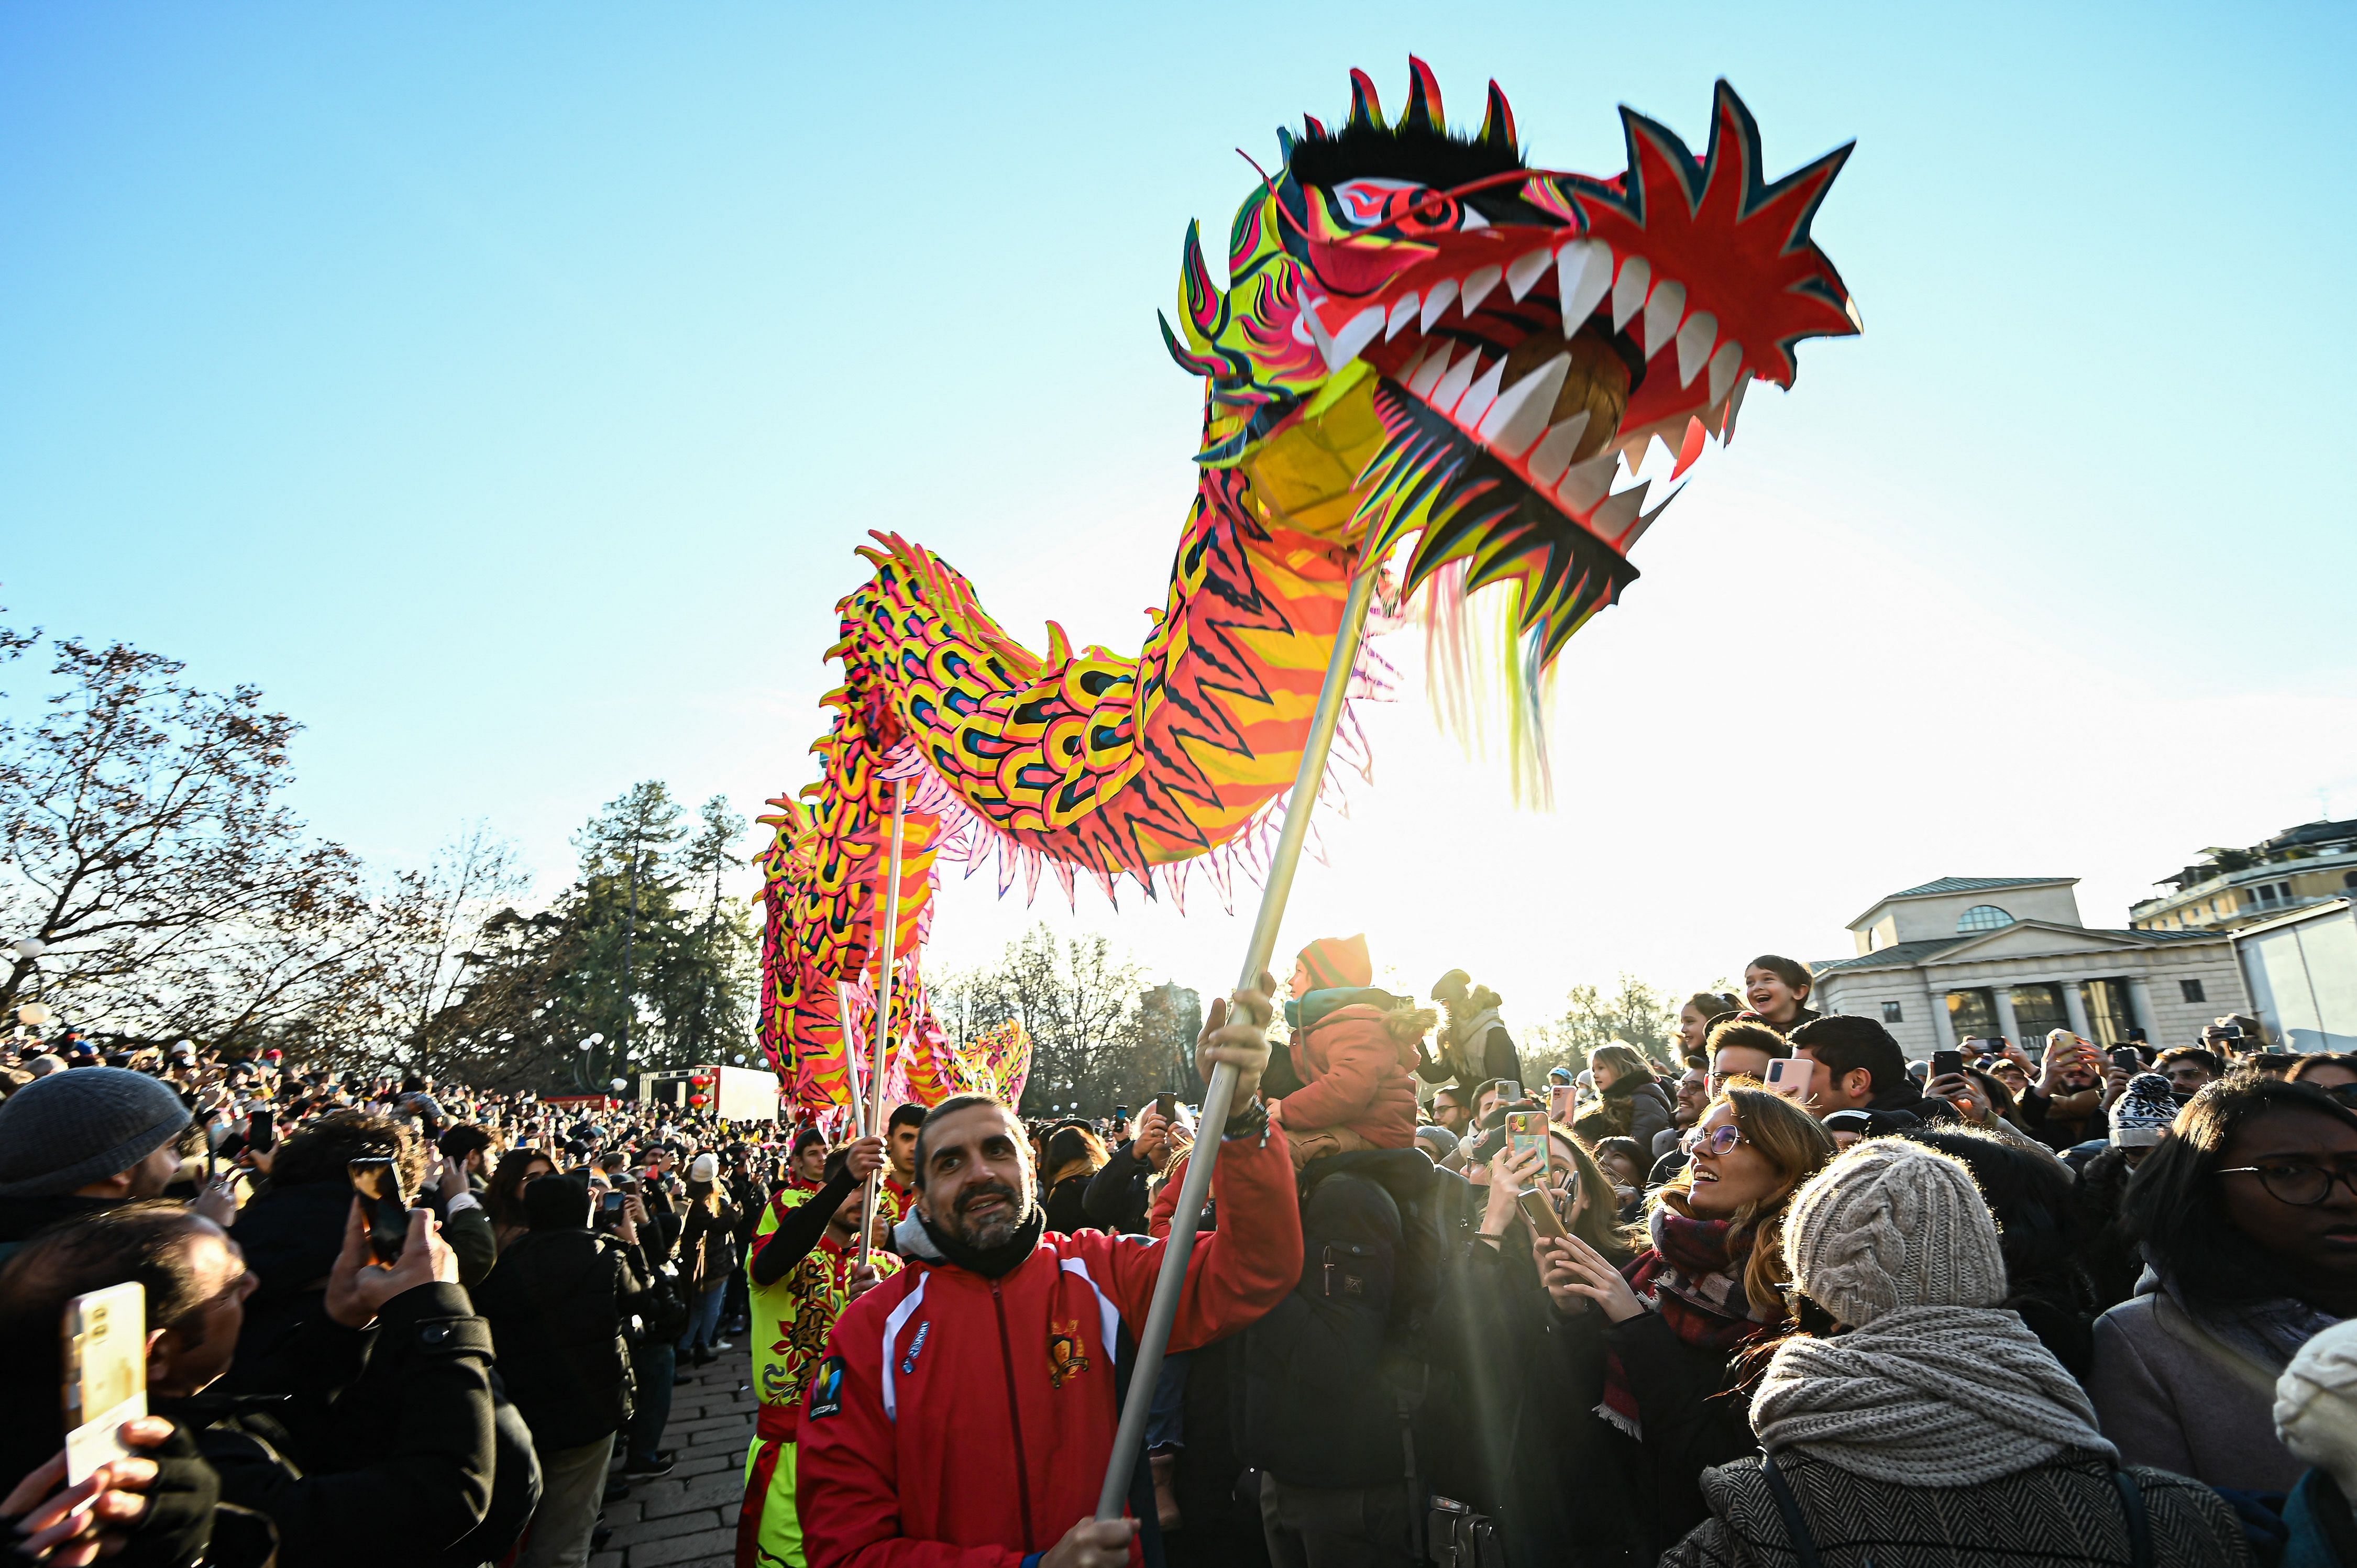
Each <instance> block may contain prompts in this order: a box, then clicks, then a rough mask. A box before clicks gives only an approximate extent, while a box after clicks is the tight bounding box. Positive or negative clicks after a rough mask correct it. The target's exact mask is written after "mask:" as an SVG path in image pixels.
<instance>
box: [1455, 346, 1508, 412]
mask: <svg viewBox="0 0 2357 1568" xmlns="http://www.w3.org/2000/svg"><path fill="white" fill-rule="evenodd" d="M1474 357H1475V358H1476V359H1479V358H1480V356H1479V355H1478V354H1477V355H1476V356H1474ZM1505 374H1506V359H1505V356H1504V355H1502V354H1501V355H1500V356H1499V357H1498V362H1497V363H1496V364H1494V365H1491V367H1490V368H1489V369H1488V370H1487V371H1483V372H1482V373H1481V375H1480V377H1479V378H1478V379H1476V380H1475V381H1474V382H1473V384H1472V385H1471V386H1469V387H1467V388H1466V389H1465V396H1464V397H1463V399H1461V400H1460V401H1459V402H1458V404H1457V407H1456V409H1455V411H1454V413H1452V414H1451V417H1452V418H1454V419H1455V420H1456V421H1457V423H1458V424H1459V425H1461V426H1463V427H1464V428H1465V429H1467V430H1473V429H1476V428H1478V427H1479V426H1480V423H1481V416H1482V415H1483V414H1485V413H1489V412H1490V405H1491V403H1496V402H1497V401H1498V383H1499V382H1500V381H1502V380H1504V379H1505Z"/></svg>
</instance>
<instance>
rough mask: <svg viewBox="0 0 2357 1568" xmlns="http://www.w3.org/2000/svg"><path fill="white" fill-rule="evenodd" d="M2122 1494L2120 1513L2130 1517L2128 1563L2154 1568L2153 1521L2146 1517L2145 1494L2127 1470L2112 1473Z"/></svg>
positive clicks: (2136, 1566)
mask: <svg viewBox="0 0 2357 1568" xmlns="http://www.w3.org/2000/svg"><path fill="white" fill-rule="evenodd" d="M2112 1485H2113V1486H2115V1487H2118V1488H2119V1492H2120V1511H2121V1512H2123V1513H2125V1514H2126V1515H2127V1516H2128V1562H2129V1563H2130V1564H2132V1568H2152V1520H2150V1519H2148V1518H2147V1517H2146V1514H2145V1510H2144V1493H2143V1491H2142V1490H2141V1489H2139V1488H2138V1487H2137V1486H2136V1477H2134V1476H2132V1475H2130V1474H2129V1473H2128V1472H2127V1471H2126V1470H2115V1471H2113V1472H2112Z"/></svg>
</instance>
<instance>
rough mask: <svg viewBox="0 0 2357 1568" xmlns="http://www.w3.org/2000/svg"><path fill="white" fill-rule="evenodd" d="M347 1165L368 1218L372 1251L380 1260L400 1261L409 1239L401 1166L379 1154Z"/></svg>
mask: <svg viewBox="0 0 2357 1568" xmlns="http://www.w3.org/2000/svg"><path fill="white" fill-rule="evenodd" d="M345 1168H346V1169H347V1170H349V1171H350V1173H351V1178H352V1190H353V1191H354V1192H356V1193H358V1194H360V1196H361V1212H362V1213H363V1214H365V1215H366V1216H367V1218H368V1237H369V1251H371V1252H372V1253H374V1254H375V1255H376V1261H377V1262H380V1263H384V1264H388V1265H390V1264H393V1263H397V1262H400V1261H401V1249H402V1246H403V1244H404V1242H406V1241H407V1240H409V1195H408V1194H407V1193H405V1192H404V1191H402V1190H401V1170H400V1167H399V1166H397V1165H394V1164H393V1161H392V1160H390V1159H387V1158H385V1157H383V1156H382V1155H379V1156H376V1157H374V1158H371V1159H362V1160H353V1161H351V1162H350V1164H349V1165H347V1166H346V1167H345Z"/></svg>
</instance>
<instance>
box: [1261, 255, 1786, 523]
mask: <svg viewBox="0 0 2357 1568" xmlns="http://www.w3.org/2000/svg"><path fill="white" fill-rule="evenodd" d="M1550 266H1552V267H1553V268H1555V276H1556V289H1557V297H1558V302H1559V310H1560V328H1559V329H1560V331H1561V333H1562V335H1563V336H1564V337H1565V338H1570V337H1572V336H1573V335H1574V334H1576V333H1577V332H1578V331H1579V330H1580V329H1581V328H1583V327H1585V326H1586V325H1587V321H1588V318H1589V317H1592V316H1593V315H1595V314H1596V313H1597V312H1598V310H1599V309H1602V310H1607V311H1609V315H1610V317H1611V320H1612V325H1613V329H1614V330H1616V331H1631V332H1632V335H1634V336H1636V337H1638V338H1640V339H1641V348H1642V350H1643V352H1644V355H1645V357H1646V358H1647V359H1648V360H1651V359H1652V358H1653V357H1655V356H1656V355H1658V354H1660V353H1661V351H1662V350H1663V349H1666V348H1668V347H1669V346H1670V345H1671V344H1672V343H1673V342H1674V343H1675V344H1676V345H1677V350H1678V355H1677V366H1678V384H1679V386H1681V387H1691V386H1693V385H1694V384H1695V378H1696V377H1698V376H1701V375H1702V374H1703V373H1704V372H1705V371H1708V372H1709V381H1708V382H1707V383H1706V389H1705V390H1706V394H1707V395H1706V400H1705V402H1704V403H1703V413H1702V418H1703V420H1704V422H1705V424H1706V426H1712V427H1715V428H1716V430H1717V435H1718V437H1719V440H1720V442H1721V444H1722V445H1724V444H1725V443H1727V442H1728V441H1731V440H1732V439H1733V438H1734V435H1735V420H1736V415H1737V413H1738V412H1739V411H1740V409H1741V407H1742V403H1743V392H1744V388H1745V385H1746V383H1748V382H1749V380H1750V378H1749V376H1747V375H1745V374H1744V373H1743V370H1744V367H1743V345H1742V344H1740V343H1738V342H1737V341H1735V340H1734V339H1733V338H1728V339H1727V341H1725V342H1721V341H1719V337H1718V319H1717V317H1716V316H1714V315H1713V314H1712V313H1711V312H1709V311H1706V310H1698V311H1695V312H1694V313H1693V314H1691V315H1688V314H1687V312H1686V308H1685V306H1686V289H1685V285H1684V284H1681V283H1678V282H1676V281H1674V280H1673V279H1668V278H1660V279H1656V278H1655V277H1654V276H1653V269H1652V263H1651V262H1650V261H1648V260H1647V259H1646V258H1645V257H1643V256H1630V257H1627V258H1625V259H1623V258H1617V257H1615V256H1614V255H1613V253H1612V247H1611V246H1610V245H1609V244H1607V243H1606V242H1603V241H1601V240H1596V239H1587V238H1576V239H1573V240H1570V241H1569V242H1566V243H1564V244H1563V245H1562V246H1561V247H1560V248H1558V249H1553V250H1540V251H1532V252H1525V253H1524V254H1523V255H1521V256H1519V257H1517V258H1515V260H1514V261H1513V262H1512V263H1511V264H1509V265H1504V266H1500V265H1495V264H1492V265H1486V266H1482V267H1479V268H1476V269H1475V270H1474V271H1473V272H1472V273H1471V274H1469V275H1468V276H1467V277H1465V278H1464V279H1462V280H1461V281H1460V280H1458V279H1456V278H1437V279H1434V280H1433V281H1432V282H1431V283H1430V284H1429V285H1426V287H1424V288H1422V289H1420V290H1410V291H1408V292H1407V293H1405V294H1403V295H1401V296H1400V297H1399V298H1397V299H1395V300H1394V301H1392V303H1391V304H1390V305H1388V306H1383V305H1372V306H1367V307H1366V308H1365V309H1363V310H1361V311H1360V312H1359V313H1358V314H1357V315H1355V316H1353V317H1351V319H1350V320H1349V322H1348V323H1346V324H1345V325H1344V326H1343V327H1342V328H1340V330H1338V331H1335V332H1332V333H1329V332H1328V331H1327V330H1326V329H1325V327H1324V324H1323V323H1322V322H1321V321H1319V320H1318V317H1317V315H1316V313H1315V312H1310V311H1305V312H1304V313H1303V316H1304V317H1305V319H1306V322H1307V327H1306V331H1307V334H1308V338H1310V339H1311V340H1312V341H1314V342H1315V343H1316V344H1317V346H1318V350H1319V352H1320V353H1321V354H1323V356H1324V357H1325V359H1326V361H1327V364H1328V366H1329V368H1330V369H1332V370H1334V371H1340V370H1341V369H1342V367H1344V366H1346V365H1348V364H1349V363H1350V362H1351V360H1355V359H1356V358H1357V357H1358V355H1359V353H1360V351H1361V350H1362V349H1365V348H1366V347H1367V346H1368V344H1370V343H1372V341H1374V340H1375V338H1377V337H1378V336H1379V335H1380V336H1381V338H1383V340H1384V341H1386V342H1388V341H1391V340H1393V339H1394V338H1398V337H1399V335H1400V334H1401V333H1402V332H1405V331H1406V330H1407V329H1408V328H1410V327H1411V326H1413V327H1414V328H1415V331H1416V335H1417V338H1418V339H1419V340H1418V341H1417V342H1415V344H1413V345H1411V346H1408V347H1407V348H1406V349H1404V350H1403V352H1405V355H1406V357H1405V360H1404V361H1403V362H1402V363H1401V364H1400V366H1399V368H1398V369H1397V370H1395V371H1391V372H1388V373H1389V375H1390V377H1391V379H1392V380H1393V381H1395V382H1396V383H1397V384H1399V385H1401V386H1404V387H1405V388H1406V389H1407V391H1408V392H1410V393H1412V394H1414V395H1415V397H1416V398H1417V399H1419V400H1420V401H1422V402H1423V403H1425V404H1426V406H1427V407H1429V408H1431V409H1432V410H1433V411H1434V412H1436V413H1439V414H1441V415H1443V416H1444V417H1446V418H1448V420H1449V421H1450V422H1451V423H1453V424H1456V425H1457V427H1458V429H1460V430H1462V431H1464V432H1465V433H1466V434H1467V435H1470V436H1472V437H1473V438H1474V439H1475V440H1477V441H1479V442H1480V444H1481V445H1482V446H1483V447H1484V448H1485V449H1487V450H1488V451H1490V452H1491V453H1493V454H1494V455H1496V456H1500V457H1502V458H1506V459H1509V460H1512V461H1515V462H1518V463H1520V464H1521V465H1522V467H1523V469H1524V471H1525V472H1526V473H1527V475H1528V477H1529V478H1530V482H1531V483H1532V484H1533V485H1534V486H1535V487H1536V488H1537V489H1539V490H1541V491H1542V492H1550V493H1552V495H1553V496H1554V498H1555V501H1556V503H1557V504H1558V505H1560V506H1562V507H1563V508H1564V510H1566V511H1567V512H1569V513H1570V514H1571V515H1573V516H1574V517H1576V518H1585V519H1586V526H1587V527H1588V528H1589V529H1590V530H1592V531H1593V532H1595V533H1596V534H1597V535H1598V537H1600V538H1602V539H1605V540H1607V541H1609V542H1615V543H1616V544H1617V545H1618V547H1619V548H1621V549H1623V550H1625V549H1627V547H1628V546H1629V545H1631V544H1633V543H1634V542H1636V540H1637V538H1638V537H1639V536H1640V535H1641V534H1642V533H1643V532H1645V531H1646V530H1647V529H1648V528H1650V527H1651V526H1652V522H1653V520H1654V519H1655V518H1658V517H1659V516H1661V514H1662V513H1663V511H1664V510H1668V507H1669V503H1670V500H1672V499H1675V497H1676V493H1677V492H1673V493H1672V494H1671V496H1670V497H1668V498H1665V499H1663V502H1662V504H1661V505H1660V506H1658V507H1655V508H1654V509H1653V510H1652V511H1650V512H1649V511H1645V510H1643V507H1644V500H1645V497H1646V495H1647V494H1648V492H1649V490H1650V489H1651V487H1652V483H1653V481H1652V479H1642V480H1638V479H1637V473H1638V470H1639V469H1640V468H1641V467H1642V466H1643V465H1644V462H1645V459H1646V456H1647V455H1648V454H1649V452H1650V450H1651V447H1652V433H1650V432H1649V433H1648V434H1646V435H1643V436H1642V437H1640V438H1636V439H1632V440H1629V441H1625V442H1623V443H1622V444H1620V446H1618V447H1617V448H1616V447H1607V448H1606V449H1605V450H1603V451H1601V452H1599V453H1598V454H1597V455H1596V456H1593V457H1590V458H1589V459H1588V460H1587V461H1586V462H1584V463H1578V464H1575V463H1573V461H1572V457H1573V456H1574V454H1576V453H1577V451H1578V450H1579V447H1580V446H1581V444H1582V443H1583V442H1584V441H1585V440H1586V439H1587V432H1588V426H1589V424H1591V423H1592V421H1591V418H1590V416H1589V413H1588V412H1587V410H1584V409H1583V410H1580V411H1578V412H1577V413H1573V414H1571V415H1570V416H1569V417H1568V418H1566V419H1564V420H1561V421H1559V422H1557V423H1555V424H1552V425H1550V424H1548V423H1547V421H1548V419H1549V418H1550V416H1551V415H1552V414H1553V413H1554V409H1555V398H1556V397H1557V395H1558V394H1560V393H1561V392H1562V390H1563V387H1564V384H1565V382H1566V381H1567V380H1568V379H1569V377H1570V373H1571V356H1570V355H1569V354H1567V353H1566V354H1557V355H1555V357H1553V358H1552V359H1550V360H1547V361H1546V362H1545V363H1544V364H1543V365H1541V366H1539V367H1538V369H1536V370H1534V371H1531V372H1530V373H1529V374H1527V375H1525V376H1523V379H1522V380H1520V381H1516V382H1515V383H1514V384H1513V385H1512V386H1511V387H1501V382H1502V381H1504V380H1505V374H1506V361H1505V359H1504V358H1503V356H1502V355H1499V354H1497V353H1496V351H1495V350H1492V349H1488V348H1486V347H1485V346H1483V345H1480V344H1478V343H1473V344H1469V343H1462V342H1458V341H1457V340H1455V339H1453V338H1445V337H1443V338H1435V337H1429V336H1428V335H1429V334H1430V333H1431V332H1432V331H1433V329H1434V328H1436V327H1437V326H1438V325H1439V324H1440V322H1441V321H1442V320H1443V319H1444V318H1445V317H1447V316H1448V310H1449V307H1450V306H1458V308H1459V309H1460V310H1461V311H1462V313H1463V315H1464V316H1465V317H1467V318H1468V319H1470V318H1471V317H1472V316H1473V315H1474V313H1475V312H1477V311H1479V310H1480V308H1481V305H1482V302H1483V301H1484V300H1486V299H1487V298H1488V297H1489V296H1490V295H1491V294H1492V293H1493V292H1495V291H1496V289H1497V287H1498V285H1500V284H1501V283H1502V284H1504V285H1506V286H1507V291H1508V293H1509V294H1510V295H1511V296H1512V298H1513V299H1514V300H1516V301H1520V300H1522V299H1524V298H1526V297H1527V296H1528V295H1530V293H1531V292H1532V290H1534V289H1535V288H1536V287H1537V286H1538V283H1539V280H1540V279H1541V278H1544V276H1545V275H1546V273H1547V269H1548V268H1549V267H1550ZM1640 317H1642V319H1639V318H1640ZM1631 323H1634V324H1635V325H1634V327H1633V328H1632V327H1631ZM1493 355H1495V356H1496V357H1493ZM1624 466H1625V467H1627V469H1628V471H1629V477H1630V478H1631V479H1632V480H1637V482H1636V483H1634V484H1633V485H1632V486H1631V488H1630V489H1625V490H1620V491H1615V490H1614V489H1612V485H1613V483H1614V481H1615V480H1616V479H1617V478H1619V476H1620V469H1621V468H1622V467H1624ZM1674 477H1675V476H1673V478H1674Z"/></svg>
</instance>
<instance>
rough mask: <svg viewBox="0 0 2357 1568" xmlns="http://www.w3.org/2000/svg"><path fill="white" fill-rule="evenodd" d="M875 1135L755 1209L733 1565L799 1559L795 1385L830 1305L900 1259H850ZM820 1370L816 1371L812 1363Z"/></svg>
mask: <svg viewBox="0 0 2357 1568" xmlns="http://www.w3.org/2000/svg"><path fill="white" fill-rule="evenodd" d="M883 1165H884V1141H883V1140H882V1139H880V1138H862V1139H860V1140H859V1141H858V1142H857V1143H855V1144H849V1145H848V1146H846V1147H845V1148H841V1149H837V1150H835V1151H834V1153H833V1154H831V1155H827V1157H826V1174H825V1179H824V1181H823V1183H822V1184H821V1185H820V1187H818V1188H817V1190H815V1191H812V1190H810V1189H807V1188H802V1187H791V1186H789V1187H783V1188H781V1189H780V1191H779V1193H778V1196H777V1197H775V1198H773V1199H771V1200H770V1206H769V1208H767V1209H765V1210H764V1211H763V1212H762V1215H761V1223H760V1227H759V1230H758V1231H757V1232H756V1233H755V1235H754V1239H753V1246H752V1250H751V1251H750V1252H749V1253H748V1255H747V1258H746V1261H745V1270H746V1274H747V1277H748V1283H749V1284H750V1286H751V1297H752V1305H753V1391H754V1393H755V1395H756V1397H758V1398H759V1400H760V1402H761V1415H760V1422H759V1426H758V1427H757V1428H756V1431H755V1437H754V1443H753V1447H752V1451H751V1452H750V1453H749V1454H748V1455H746V1461H745V1503H744V1508H743V1509H742V1511H741V1512H739V1513H738V1515H737V1568H780V1564H787V1565H791V1568H805V1563H804V1560H803V1557H802V1520H801V1519H800V1517H799V1516H798V1515H797V1514H796V1512H795V1510H794V1470H795V1466H794V1438H795V1434H796V1433H797V1431H798V1429H799V1427H798V1423H799V1422H800V1419H801V1414H802V1395H803V1392H804V1391H805V1390H806V1389H807V1387H808V1386H809V1382H810V1380H811V1378H812V1376H813V1372H815V1371H818V1370H819V1366H820V1360H821V1358H823V1356H824V1355H825V1354H826V1339H827V1336H828V1335H829V1334H830V1333H832V1332H833V1331H834V1319H835V1316H836V1314H838V1313H840V1312H841V1311H842V1310H843V1309H844V1307H845V1306H846V1305H849V1304H850V1302H851V1299H852V1298H853V1297H854V1296H856V1295H857V1294H860V1293H861V1292H863V1291H865V1290H866V1289H867V1287H868V1286H870V1285H872V1284H874V1283H877V1280H879V1279H881V1278H883V1277H884V1276H885V1275H887V1274H891V1273H899V1267H900V1261H899V1259H898V1258H895V1257H893V1256H892V1255H891V1254H890V1253H888V1252H885V1251H877V1252H874V1253H873V1254H871V1256H872V1259H873V1262H872V1265H870V1264H862V1263H861V1262H859V1244H858V1236H859V1209H860V1187H861V1184H862V1183H864V1182H865V1181H866V1179H867V1177H868V1176H872V1175H874V1174H875V1173H876V1172H877V1171H878V1170H880V1169H882V1168H883ZM820 1375H822V1376H823V1372H822V1373H820Z"/></svg>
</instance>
